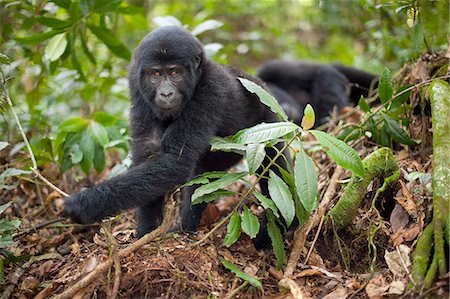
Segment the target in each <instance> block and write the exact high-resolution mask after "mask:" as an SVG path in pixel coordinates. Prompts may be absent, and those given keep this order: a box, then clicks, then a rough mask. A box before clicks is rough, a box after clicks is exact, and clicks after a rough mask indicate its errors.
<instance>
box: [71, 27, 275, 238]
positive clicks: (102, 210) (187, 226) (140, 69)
mask: <svg viewBox="0 0 450 299" xmlns="http://www.w3.org/2000/svg"><path fill="white" fill-rule="evenodd" d="M168 65H177V66H179V67H180V69H179V72H180V74H181V76H182V77H177V78H178V79H177V80H172V79H167V78H166V77H164V76H163V74H165V72H166V66H168ZM155 66H157V67H158V68H159V67H161V73H158V74H156V75H157V76H158V78H160V82H166V83H167V84H166V87H167V86H169V87H167V88H169V89H170V90H171V92H174V93H175V95H174V96H175V97H176V96H179V95H181V103H180V104H179V105H177V106H176V107H175V108H173V107H171V109H170V110H167V109H164V107H165V106H164V105H163V106H164V107H163V108H161V105H157V104H156V103H155V98H157V97H158V93H160V92H161V89H164V88H160V86H161V84H159V83H154V82H156V81H155V80H153V79H154V78H153V77H152V76H155V73H154V72H153V71H152V70H153V69H154V67H155ZM149 70H150V73H149ZM152 72H153V73H152ZM237 76H243V77H246V78H248V79H250V80H252V81H254V82H257V83H259V84H261V83H262V82H260V81H259V80H258V79H255V78H252V77H249V76H248V75H246V74H244V73H242V72H240V71H238V70H235V69H232V68H227V67H224V66H222V65H219V64H217V63H215V62H213V61H210V60H208V59H207V58H206V56H205V54H204V51H203V47H202V45H201V44H200V42H199V41H198V40H197V39H196V38H195V37H193V36H192V35H191V34H190V33H189V32H188V31H186V30H184V29H182V28H180V27H162V28H160V29H157V30H155V31H153V32H152V33H150V34H149V35H148V36H146V37H145V38H144V39H143V40H142V42H141V44H140V45H139V46H138V48H137V49H136V50H135V53H134V57H133V60H132V63H131V65H130V68H129V83H130V96H131V113H130V119H131V137H132V143H131V149H132V159H133V164H132V167H131V168H130V170H129V171H128V172H127V173H125V174H123V175H119V176H117V177H114V178H112V179H110V180H107V181H105V182H103V183H101V184H99V185H98V186H96V187H93V188H88V189H86V190H84V191H81V192H80V193H78V194H75V195H72V196H70V197H69V198H68V199H67V200H66V202H65V212H66V213H67V214H68V215H69V216H70V217H71V218H72V219H73V220H75V221H77V222H81V223H92V222H95V221H98V220H101V219H102V218H104V217H106V216H110V215H114V214H117V213H119V212H121V211H124V210H126V209H131V208H138V213H137V221H138V235H139V236H142V235H144V234H145V233H147V232H149V231H151V230H153V229H154V228H156V227H157V226H158V225H159V224H160V222H161V215H162V208H163V202H164V196H165V194H166V193H168V192H170V191H171V190H174V189H175V188H176V187H177V186H179V185H181V184H183V183H185V182H186V181H188V180H189V179H191V178H192V177H193V176H195V175H197V174H199V173H202V172H205V171H212V170H226V169H228V168H230V167H232V166H233V165H235V164H236V163H237V162H239V160H240V159H241V156H239V155H237V154H234V153H223V152H210V145H209V140H210V138H211V137H213V136H227V135H231V134H234V133H236V132H237V131H238V130H240V129H243V128H247V127H251V126H253V125H256V124H258V123H260V122H263V121H265V122H268V121H273V120H275V116H274V114H273V113H272V112H270V110H269V109H268V108H267V107H266V106H264V105H262V104H261V103H260V101H259V100H258V98H257V97H256V96H255V95H254V94H252V93H249V92H248V91H247V90H246V89H245V88H244V87H243V86H242V85H241V84H240V82H239V81H238V80H237V79H236V77H237ZM152 78H153V79H152ZM171 80H172V81H171ZM158 82H159V81H158ZM164 90H166V89H164ZM164 92H165V91H164ZM166 95H167V93H165V95H164V96H166ZM163 101H164V99H163ZM280 163H281V161H280ZM275 170H276V169H274V171H275ZM263 185H264V184H263ZM263 189H267V188H263ZM193 191H194V188H187V190H184V194H183V201H184V204H183V209H182V219H181V225H182V229H183V230H194V229H196V228H197V226H198V224H199V222H200V217H201V214H202V212H203V210H204V207H205V206H204V205H200V206H193V207H191V205H190V197H191V195H192V192H193ZM263 191H264V193H266V194H267V190H263Z"/></svg>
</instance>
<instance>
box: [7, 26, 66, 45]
mask: <svg viewBox="0 0 450 299" xmlns="http://www.w3.org/2000/svg"><path fill="white" fill-rule="evenodd" d="M62 32H64V29H55V30H51V31H47V32H43V33H38V34H34V35H31V36H27V37H16V38H14V39H15V40H16V41H17V42H19V43H22V44H29V45H36V44H39V43H41V42H43V41H46V40H48V39H49V38H51V37H53V36H55V35H57V34H60V33H62Z"/></svg>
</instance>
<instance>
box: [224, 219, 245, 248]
mask: <svg viewBox="0 0 450 299" xmlns="http://www.w3.org/2000/svg"><path fill="white" fill-rule="evenodd" d="M240 235H241V217H240V216H239V214H238V213H237V212H234V213H233V215H231V218H230V222H228V225H227V234H226V236H225V239H224V240H223V245H225V246H226V247H230V246H231V245H233V244H234V243H235V242H236V241H237V240H238V239H239V236H240Z"/></svg>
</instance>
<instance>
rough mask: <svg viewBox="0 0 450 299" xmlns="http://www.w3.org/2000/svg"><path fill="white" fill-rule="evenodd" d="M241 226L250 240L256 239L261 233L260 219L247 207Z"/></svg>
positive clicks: (243, 212) (245, 207)
mask: <svg viewBox="0 0 450 299" xmlns="http://www.w3.org/2000/svg"><path fill="white" fill-rule="evenodd" d="M241 220H242V221H241V226H242V230H243V231H244V233H246V234H247V235H248V236H249V237H250V238H252V239H253V238H254V237H256V235H257V234H258V232H259V221H258V217H256V216H255V215H253V213H252V212H251V211H250V209H249V208H248V207H247V206H244V210H243V211H242V216H241Z"/></svg>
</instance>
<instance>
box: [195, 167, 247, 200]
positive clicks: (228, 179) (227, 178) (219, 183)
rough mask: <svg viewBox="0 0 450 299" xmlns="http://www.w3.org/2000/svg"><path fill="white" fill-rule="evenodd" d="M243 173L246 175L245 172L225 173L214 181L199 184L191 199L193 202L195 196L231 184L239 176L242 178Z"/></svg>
mask: <svg viewBox="0 0 450 299" xmlns="http://www.w3.org/2000/svg"><path fill="white" fill-rule="evenodd" d="M244 175H246V174H245V173H227V174H226V175H224V176H223V177H221V178H220V179H218V180H216V181H214V182H211V183H208V184H206V185H203V186H200V187H198V188H197V189H196V190H195V192H194V194H192V198H191V201H192V202H195V200H196V199H197V198H199V197H201V196H203V195H206V194H210V193H213V192H214V191H217V190H219V189H222V188H224V187H226V186H228V185H231V184H233V183H234V182H236V181H237V180H239V179H240V178H242V177H243V176H244Z"/></svg>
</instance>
